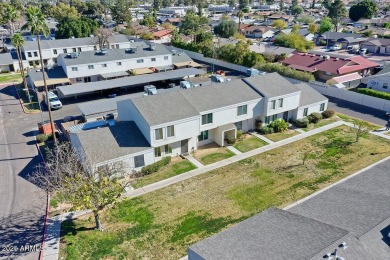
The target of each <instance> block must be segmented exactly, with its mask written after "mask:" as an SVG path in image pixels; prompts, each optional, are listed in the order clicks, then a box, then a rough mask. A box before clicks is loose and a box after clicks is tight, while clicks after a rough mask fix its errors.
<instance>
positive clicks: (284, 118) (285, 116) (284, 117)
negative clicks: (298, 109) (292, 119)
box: [283, 111, 288, 122]
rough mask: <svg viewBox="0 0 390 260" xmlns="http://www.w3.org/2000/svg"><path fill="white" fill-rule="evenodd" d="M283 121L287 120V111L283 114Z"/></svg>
mask: <svg viewBox="0 0 390 260" xmlns="http://www.w3.org/2000/svg"><path fill="white" fill-rule="evenodd" d="M283 120H284V121H285V122H287V120H288V111H286V112H284V113H283Z"/></svg>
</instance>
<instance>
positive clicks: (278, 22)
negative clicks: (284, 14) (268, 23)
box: [272, 19, 287, 30]
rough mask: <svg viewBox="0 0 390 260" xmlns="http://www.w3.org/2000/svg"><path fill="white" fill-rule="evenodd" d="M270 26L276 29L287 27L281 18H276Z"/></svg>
mask: <svg viewBox="0 0 390 260" xmlns="http://www.w3.org/2000/svg"><path fill="white" fill-rule="evenodd" d="M272 26H273V27H275V28H276V29H279V30H282V29H286V28H287V23H286V22H285V21H283V20H281V19H278V20H275V21H274V22H273V23H272Z"/></svg>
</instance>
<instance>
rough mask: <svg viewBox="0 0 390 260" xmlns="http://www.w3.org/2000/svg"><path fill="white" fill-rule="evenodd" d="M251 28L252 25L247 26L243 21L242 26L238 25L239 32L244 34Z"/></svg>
mask: <svg viewBox="0 0 390 260" xmlns="http://www.w3.org/2000/svg"><path fill="white" fill-rule="evenodd" d="M250 26H251V25H250V24H245V23H242V21H241V24H239V25H238V30H239V31H240V32H241V33H243V34H244V31H245V29H247V28H249V27H250Z"/></svg>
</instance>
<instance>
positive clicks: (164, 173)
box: [132, 159, 196, 188]
mask: <svg viewBox="0 0 390 260" xmlns="http://www.w3.org/2000/svg"><path fill="white" fill-rule="evenodd" d="M194 169H196V166H195V165H193V164H192V163H191V162H189V161H187V160H185V159H182V160H180V161H178V162H174V163H170V164H169V165H167V166H165V167H163V168H162V169H161V170H160V171H158V172H156V173H152V174H150V175H147V176H144V177H141V178H139V179H137V180H136V181H135V182H134V183H133V184H132V186H133V187H134V188H139V187H143V186H146V185H149V184H151V183H155V182H158V181H161V180H165V179H168V178H170V177H173V176H176V175H178V174H181V173H184V172H188V171H191V170H194Z"/></svg>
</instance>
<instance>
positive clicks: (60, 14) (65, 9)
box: [49, 2, 80, 21]
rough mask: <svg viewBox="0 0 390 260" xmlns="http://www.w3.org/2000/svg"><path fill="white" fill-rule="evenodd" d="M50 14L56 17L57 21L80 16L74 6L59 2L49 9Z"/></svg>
mask: <svg viewBox="0 0 390 260" xmlns="http://www.w3.org/2000/svg"><path fill="white" fill-rule="evenodd" d="M49 15H50V16H51V17H53V18H54V19H56V20H57V21H61V20H62V19H64V18H67V19H78V18H80V13H79V12H78V11H77V9H76V8H75V7H73V6H70V5H67V4H64V3H61V2H59V3H58V4H57V5H55V6H52V8H51V9H50V11H49Z"/></svg>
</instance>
